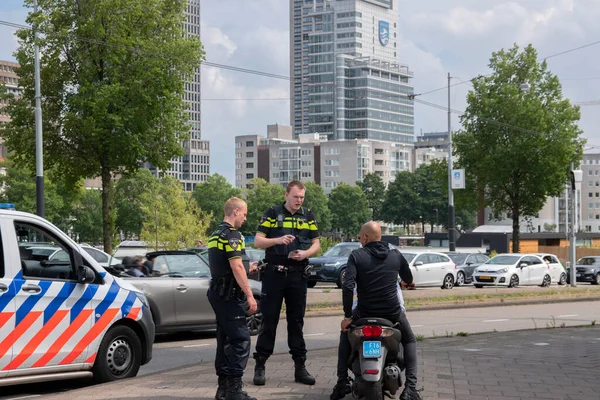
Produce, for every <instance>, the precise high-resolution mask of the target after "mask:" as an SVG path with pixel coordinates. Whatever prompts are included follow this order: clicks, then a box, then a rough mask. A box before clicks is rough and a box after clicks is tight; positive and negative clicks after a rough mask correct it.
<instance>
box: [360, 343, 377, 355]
mask: <svg viewBox="0 0 600 400" xmlns="http://www.w3.org/2000/svg"><path fill="white" fill-rule="evenodd" d="M363 357H367V358H379V357H381V342H363Z"/></svg>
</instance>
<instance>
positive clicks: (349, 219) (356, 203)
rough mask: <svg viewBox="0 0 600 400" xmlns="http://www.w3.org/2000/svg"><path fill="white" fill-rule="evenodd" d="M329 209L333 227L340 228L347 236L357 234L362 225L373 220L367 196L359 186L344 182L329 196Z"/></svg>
mask: <svg viewBox="0 0 600 400" xmlns="http://www.w3.org/2000/svg"><path fill="white" fill-rule="evenodd" d="M329 209H330V210H331V213H332V216H333V227H334V228H338V229H340V230H341V231H342V232H343V233H344V235H346V238H350V237H353V236H355V235H357V234H358V232H359V231H360V228H361V226H362V225H363V224H364V223H366V222H368V221H369V220H371V209H370V208H369V202H368V200H367V196H365V193H364V192H363V191H362V189H361V188H359V187H358V186H350V185H347V184H344V183H342V184H340V185H339V186H338V187H336V188H335V189H333V190H332V191H331V194H330V196H329Z"/></svg>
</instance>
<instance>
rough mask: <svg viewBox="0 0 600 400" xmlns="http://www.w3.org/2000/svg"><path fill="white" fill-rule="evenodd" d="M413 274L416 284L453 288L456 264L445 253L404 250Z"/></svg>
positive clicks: (403, 253)
mask: <svg viewBox="0 0 600 400" xmlns="http://www.w3.org/2000/svg"><path fill="white" fill-rule="evenodd" d="M402 255H403V256H404V258H406V261H408V265H409V267H410V270H411V272H412V274H413V280H414V283H415V286H417V287H425V286H437V287H441V288H442V289H452V288H453V287H454V282H456V264H454V262H453V261H452V260H450V258H449V257H448V256H447V255H446V254H443V253H435V252H429V251H427V252H411V251H404V250H402Z"/></svg>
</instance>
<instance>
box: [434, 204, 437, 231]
mask: <svg viewBox="0 0 600 400" xmlns="http://www.w3.org/2000/svg"><path fill="white" fill-rule="evenodd" d="M433 210H434V211H435V229H436V231H437V227H438V209H437V208H434V209H433Z"/></svg>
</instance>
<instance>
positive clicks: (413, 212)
mask: <svg viewBox="0 0 600 400" xmlns="http://www.w3.org/2000/svg"><path fill="white" fill-rule="evenodd" d="M414 181H415V175H414V174H413V173H411V172H409V171H401V172H398V173H397V174H396V178H395V179H394V181H393V182H390V183H389V184H388V187H387V190H386V192H385V197H384V200H383V211H382V219H383V220H385V221H388V222H393V223H394V224H396V225H402V226H404V227H405V229H406V228H407V227H408V226H409V225H410V224H411V223H413V222H414V221H417V220H418V217H419V214H420V202H419V199H418V197H417V194H416V192H415V184H414Z"/></svg>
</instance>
